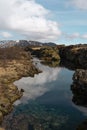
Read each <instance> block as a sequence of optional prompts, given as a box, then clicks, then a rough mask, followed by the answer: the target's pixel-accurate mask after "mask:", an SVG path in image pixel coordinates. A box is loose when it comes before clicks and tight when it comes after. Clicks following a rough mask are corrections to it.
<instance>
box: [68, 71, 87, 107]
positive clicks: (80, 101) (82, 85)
mask: <svg viewBox="0 0 87 130" xmlns="http://www.w3.org/2000/svg"><path fill="white" fill-rule="evenodd" d="M71 90H72V93H73V99H72V101H73V102H74V103H75V104H77V105H82V106H87V70H83V69H79V70H76V71H75V73H74V75H73V84H72V85H71Z"/></svg>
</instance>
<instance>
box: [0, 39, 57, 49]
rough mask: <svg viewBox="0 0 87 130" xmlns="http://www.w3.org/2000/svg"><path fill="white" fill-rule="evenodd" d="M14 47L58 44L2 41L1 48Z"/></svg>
mask: <svg viewBox="0 0 87 130" xmlns="http://www.w3.org/2000/svg"><path fill="white" fill-rule="evenodd" d="M13 46H20V47H26V46H56V44H55V43H52V42H48V43H42V42H38V41H28V40H19V41H13V40H7V41H6V40H2V41H0V48H5V47H13Z"/></svg>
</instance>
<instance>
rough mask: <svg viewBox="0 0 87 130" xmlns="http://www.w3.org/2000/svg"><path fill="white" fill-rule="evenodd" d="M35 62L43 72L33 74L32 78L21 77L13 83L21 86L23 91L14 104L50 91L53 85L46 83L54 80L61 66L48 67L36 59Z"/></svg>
mask: <svg viewBox="0 0 87 130" xmlns="http://www.w3.org/2000/svg"><path fill="white" fill-rule="evenodd" d="M35 63H36V65H37V67H39V68H40V70H43V72H42V73H40V74H38V75H35V77H34V78H32V77H28V78H22V79H20V80H19V81H16V82H15V83H14V84H15V85H17V86H18V88H19V89H21V88H22V89H24V91H25V92H24V96H23V97H22V98H21V100H20V101H17V102H16V103H15V104H17V103H21V102H22V103H23V102H26V101H27V100H28V99H36V98H37V97H39V96H41V95H43V94H44V93H46V92H48V91H50V89H52V87H53V86H48V85H47V83H50V82H53V81H55V80H56V79H57V78H58V76H59V73H60V71H61V68H50V67H48V66H44V65H41V64H40V62H39V61H38V60H36V61H35Z"/></svg>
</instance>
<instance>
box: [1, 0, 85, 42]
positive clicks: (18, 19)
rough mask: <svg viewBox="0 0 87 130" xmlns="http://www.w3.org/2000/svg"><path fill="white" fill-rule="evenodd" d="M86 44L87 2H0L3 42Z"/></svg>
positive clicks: (11, 0)
mask: <svg viewBox="0 0 87 130" xmlns="http://www.w3.org/2000/svg"><path fill="white" fill-rule="evenodd" d="M20 39H25V40H35V41H41V42H55V43H57V44H79V43H87V0H0V40H20Z"/></svg>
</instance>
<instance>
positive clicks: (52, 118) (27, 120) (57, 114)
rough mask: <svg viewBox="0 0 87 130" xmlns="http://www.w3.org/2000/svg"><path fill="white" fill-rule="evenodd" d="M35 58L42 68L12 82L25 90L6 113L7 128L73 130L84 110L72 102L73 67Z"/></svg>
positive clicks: (86, 114) (10, 129) (83, 114)
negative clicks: (46, 64) (45, 63)
mask: <svg viewBox="0 0 87 130" xmlns="http://www.w3.org/2000/svg"><path fill="white" fill-rule="evenodd" d="M35 62H37V64H36V65H37V67H39V68H40V69H41V70H42V71H43V72H42V73H40V74H38V75H35V77H34V78H31V77H27V78H22V79H20V80H19V81H16V82H15V83H14V84H16V85H17V86H18V88H19V89H21V88H23V89H24V90H25V92H24V96H23V97H22V98H21V100H19V101H17V102H15V109H14V111H13V112H12V113H11V114H10V115H9V116H8V117H7V120H6V122H7V123H5V125H6V130H76V127H77V126H78V125H79V124H80V123H81V122H82V121H83V120H84V119H85V118H86V116H87V110H86V108H83V107H78V106H76V105H74V104H73V102H72V92H71V90H70V85H71V84H72V76H73V73H74V71H70V70H68V69H66V68H61V67H56V68H50V67H48V66H44V65H42V64H40V62H39V61H38V60H36V61H35ZM15 126H16V127H15Z"/></svg>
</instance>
